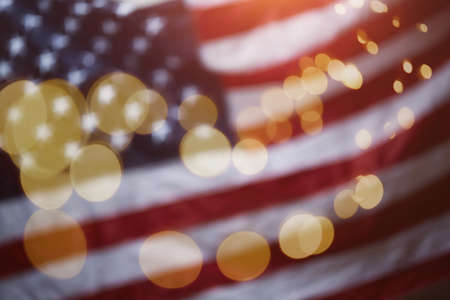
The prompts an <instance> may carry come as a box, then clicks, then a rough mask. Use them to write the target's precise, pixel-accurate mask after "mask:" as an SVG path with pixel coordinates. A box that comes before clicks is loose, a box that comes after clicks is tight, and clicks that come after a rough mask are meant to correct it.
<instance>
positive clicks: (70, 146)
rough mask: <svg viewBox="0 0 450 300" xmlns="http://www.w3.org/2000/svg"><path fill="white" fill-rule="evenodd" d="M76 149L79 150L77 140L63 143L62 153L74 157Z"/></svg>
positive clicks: (70, 157)
mask: <svg viewBox="0 0 450 300" xmlns="http://www.w3.org/2000/svg"><path fill="white" fill-rule="evenodd" d="M78 150H80V144H79V143H78V142H69V143H66V144H65V145H64V155H65V156H66V157H67V158H69V159H74V158H75V156H76V155H77V153H78Z"/></svg>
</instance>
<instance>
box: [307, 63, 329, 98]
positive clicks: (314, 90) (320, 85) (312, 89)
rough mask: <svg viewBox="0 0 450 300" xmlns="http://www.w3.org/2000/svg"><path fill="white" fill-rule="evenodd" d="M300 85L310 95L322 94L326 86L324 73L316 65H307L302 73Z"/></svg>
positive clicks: (326, 81)
mask: <svg viewBox="0 0 450 300" xmlns="http://www.w3.org/2000/svg"><path fill="white" fill-rule="evenodd" d="M302 87H303V89H304V90H305V91H307V92H308V93H310V94H312V95H320V94H323V93H324V92H325V91H326V90H327V87H328V79H327V76H326V75H325V73H324V72H323V71H322V70H320V69H319V68H316V67H308V68H306V69H305V70H303V73H302Z"/></svg>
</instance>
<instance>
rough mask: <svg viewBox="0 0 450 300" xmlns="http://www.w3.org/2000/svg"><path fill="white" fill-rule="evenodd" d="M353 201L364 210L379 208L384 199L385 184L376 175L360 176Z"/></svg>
mask: <svg viewBox="0 0 450 300" xmlns="http://www.w3.org/2000/svg"><path fill="white" fill-rule="evenodd" d="M357 180H358V183H357V184H356V187H355V193H354V195H353V199H354V200H355V201H356V202H358V203H359V205H360V206H361V207H362V208H364V209H371V208H374V207H375V206H377V205H378V204H379V203H380V201H381V199H382V198H383V193H384V189H383V183H382V182H381V180H380V179H379V178H378V177H377V176H375V175H372V174H371V175H367V176H359V177H358V178H357Z"/></svg>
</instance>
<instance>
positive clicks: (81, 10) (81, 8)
mask: <svg viewBox="0 0 450 300" xmlns="http://www.w3.org/2000/svg"><path fill="white" fill-rule="evenodd" d="M90 10H91V9H90V7H89V4H87V3H85V2H76V3H75V4H74V5H73V12H74V14H75V15H78V16H85V15H87V14H88V13H89V12H90Z"/></svg>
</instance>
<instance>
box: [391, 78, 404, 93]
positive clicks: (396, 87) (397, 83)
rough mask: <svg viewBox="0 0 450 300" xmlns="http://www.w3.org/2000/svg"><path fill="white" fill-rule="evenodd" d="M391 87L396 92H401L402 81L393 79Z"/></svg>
mask: <svg viewBox="0 0 450 300" xmlns="http://www.w3.org/2000/svg"><path fill="white" fill-rule="evenodd" d="M392 88H393V89H394V91H395V92H396V93H397V94H401V93H403V83H402V82H401V81H400V80H398V79H396V80H394V83H392Z"/></svg>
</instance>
